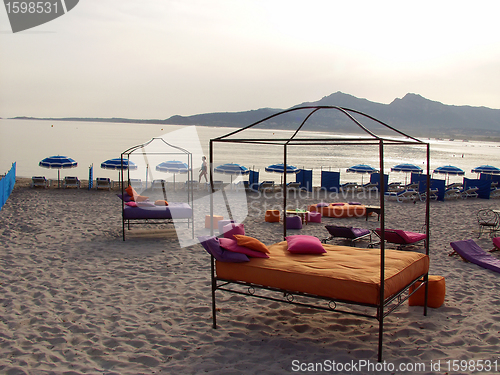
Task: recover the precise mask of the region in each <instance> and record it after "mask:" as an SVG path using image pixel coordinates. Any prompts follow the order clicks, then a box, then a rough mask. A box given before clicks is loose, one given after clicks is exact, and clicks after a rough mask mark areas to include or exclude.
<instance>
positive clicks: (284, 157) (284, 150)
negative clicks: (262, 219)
mask: <svg viewBox="0 0 500 375" xmlns="http://www.w3.org/2000/svg"><path fill="white" fill-rule="evenodd" d="M286 163H287V160H286V143H285V145H284V146H283V172H284V173H283V185H282V187H281V189H282V191H284V194H283V214H282V215H283V241H284V240H285V237H286V198H287V192H286V190H287V189H286Z"/></svg>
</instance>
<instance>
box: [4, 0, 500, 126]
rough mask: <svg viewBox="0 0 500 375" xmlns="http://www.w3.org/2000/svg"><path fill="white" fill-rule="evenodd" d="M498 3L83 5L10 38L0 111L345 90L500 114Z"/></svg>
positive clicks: (155, 1) (136, 109)
mask: <svg viewBox="0 0 500 375" xmlns="http://www.w3.org/2000/svg"><path fill="white" fill-rule="evenodd" d="M499 11H500V2H498V1H497V0H489V1H483V0H478V1H475V2H473V3H470V2H457V1H439V0H433V1H426V0H421V1H418V2H409V1H400V0H398V1H383V0H381V1H373V0H370V1H356V0H353V1H345V0H343V1H337V0H325V1H322V0H309V1H295V0H205V1H203V0H175V1H174V0H141V1H137V0H106V1H105V0H80V2H79V3H78V4H77V5H76V7H75V8H73V9H72V10H71V11H69V12H68V13H66V14H65V15H63V16H61V17H59V18H57V19H55V20H53V21H50V22H48V23H46V24H43V25H40V26H38V27H35V28H32V29H29V30H25V31H21V32H18V33H12V29H11V28H10V24H9V21H8V18H7V10H6V8H5V7H2V8H1V9H0V117H15V116H33V117H73V116H74V117H125V118H133V119H165V118H169V117H170V116H173V115H183V116H188V115H194V114H198V113H209V112H237V111H245V110H252V109H258V108H264V107H271V108H288V107H291V106H293V105H296V104H299V103H302V102H306V101H316V100H319V99H321V98H322V97H324V96H327V95H330V94H332V93H334V92H337V91H341V92H344V93H347V94H351V95H354V96H357V97H359V98H366V99H368V100H370V101H374V102H379V103H386V104H388V103H390V102H392V101H393V100H394V99H395V98H402V97H403V96H404V95H405V94H406V93H416V94H420V95H422V96H423V97H425V98H427V99H430V100H435V101H439V102H442V103H444V104H451V105H471V106H485V107H490V108H500V32H498V14H499V13H500V12H499Z"/></svg>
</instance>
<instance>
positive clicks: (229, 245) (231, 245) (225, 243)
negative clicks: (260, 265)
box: [219, 238, 269, 258]
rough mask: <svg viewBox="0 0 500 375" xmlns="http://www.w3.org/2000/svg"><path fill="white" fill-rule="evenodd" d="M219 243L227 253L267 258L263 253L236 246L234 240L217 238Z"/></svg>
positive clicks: (236, 243)
mask: <svg viewBox="0 0 500 375" xmlns="http://www.w3.org/2000/svg"><path fill="white" fill-rule="evenodd" d="M219 242H220V246H221V247H222V248H223V249H226V250H229V251H234V252H235V253H241V254H245V255H247V256H249V257H253V258H269V255H267V254H265V253H262V252H260V251H256V250H252V249H249V248H248V247H245V246H240V245H238V242H237V241H236V240H233V239H231V238H219Z"/></svg>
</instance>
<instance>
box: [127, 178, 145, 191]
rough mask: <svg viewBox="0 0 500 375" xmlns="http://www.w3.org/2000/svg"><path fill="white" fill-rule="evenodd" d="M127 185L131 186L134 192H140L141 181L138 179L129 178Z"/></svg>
mask: <svg viewBox="0 0 500 375" xmlns="http://www.w3.org/2000/svg"><path fill="white" fill-rule="evenodd" d="M129 185H130V186H132V187H133V188H134V189H135V190H138V191H142V180H141V179H140V178H131V179H130V181H129Z"/></svg>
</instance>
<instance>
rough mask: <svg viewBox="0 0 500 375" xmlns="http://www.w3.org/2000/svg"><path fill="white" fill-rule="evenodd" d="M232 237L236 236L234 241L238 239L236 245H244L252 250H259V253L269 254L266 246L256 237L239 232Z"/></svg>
mask: <svg viewBox="0 0 500 375" xmlns="http://www.w3.org/2000/svg"><path fill="white" fill-rule="evenodd" d="M234 238H236V241H238V245H240V246H245V247H248V248H250V249H252V250H255V251H260V252H261V253H266V254H269V249H268V248H267V246H266V245H264V244H263V243H262V242H260V241H259V240H258V239H256V238H253V237H250V236H244V235H241V234H235V235H234Z"/></svg>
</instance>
